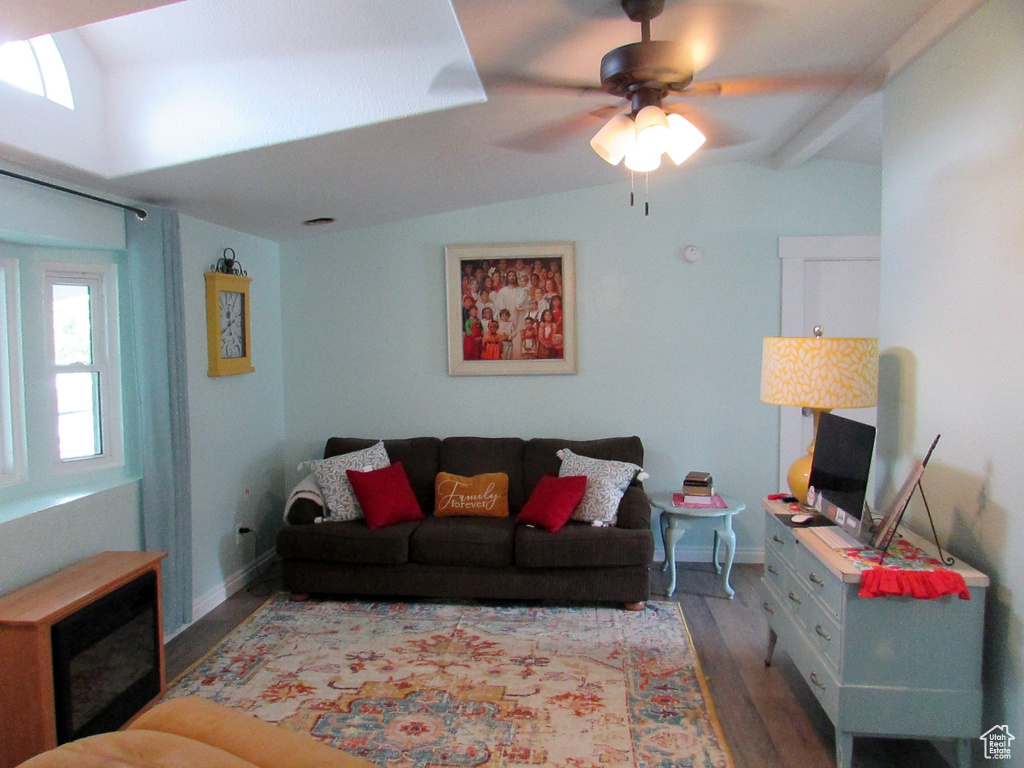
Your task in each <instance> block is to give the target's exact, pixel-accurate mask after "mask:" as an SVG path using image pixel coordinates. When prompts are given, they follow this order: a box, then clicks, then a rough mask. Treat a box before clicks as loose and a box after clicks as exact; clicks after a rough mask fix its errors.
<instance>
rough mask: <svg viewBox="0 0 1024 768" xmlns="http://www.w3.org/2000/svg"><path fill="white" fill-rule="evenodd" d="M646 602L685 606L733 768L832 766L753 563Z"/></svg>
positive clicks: (879, 746) (886, 763) (936, 761)
mask: <svg viewBox="0 0 1024 768" xmlns="http://www.w3.org/2000/svg"><path fill="white" fill-rule="evenodd" d="M270 570H271V575H270V577H269V578H268V580H267V581H266V582H264V583H260V584H257V585H256V586H254V587H250V588H249V589H247V590H242V591H240V592H237V593H236V594H235V595H233V596H232V597H231V598H229V599H228V600H227V601H225V602H224V603H222V604H221V605H220V606H218V607H217V608H215V609H214V610H213V611H211V612H210V613H208V614H207V615H206V616H204V617H203V618H201V619H200V620H199V621H197V622H196V623H195V624H193V625H192V626H190V627H189V628H188V629H186V630H185V631H183V632H182V633H180V634H179V635H178V636H177V637H175V638H174V639H173V640H171V641H170V642H169V643H168V645H167V649H166V658H167V679H168V680H173V679H174V678H175V677H177V676H178V675H180V674H181V673H182V672H184V671H185V670H186V669H188V668H189V667H190V666H192V665H193V664H194V663H195V662H197V661H199V660H200V659H201V658H203V656H205V655H206V653H207V652H209V650H210V649H211V648H213V647H214V646H215V645H216V644H217V643H218V642H219V641H220V640H221V639H222V638H223V637H224V636H225V635H226V634H228V633H229V632H230V631H231V630H232V629H233V628H234V627H236V626H237V625H238V624H239V623H241V622H242V621H244V620H245V618H246V617H247V616H249V615H250V614H251V613H252V612H253V611H255V610H256V609H257V608H259V607H260V606H261V605H262V604H263V603H264V602H265V601H266V599H267V598H268V597H269V595H270V594H271V590H274V591H276V590H277V589H278V588H279V584H277V583H275V581H274V577H273V573H272V572H273V567H271V569H270ZM651 576H652V578H651V583H652V587H651V591H652V595H651V599H652V600H673V601H675V602H678V603H679V604H680V605H681V606H682V609H683V615H684V616H685V617H686V623H687V625H688V626H689V628H690V634H691V635H692V637H693V642H694V645H695V646H696V648H697V654H698V656H699V657H700V662H701V666H702V668H703V670H704V675H705V677H706V678H707V680H708V686H709V688H710V689H711V698H712V700H713V702H714V706H715V710H716V712H717V714H718V719H719V721H720V722H721V724H722V729H723V731H724V732H725V739H726V742H727V743H728V745H729V749H730V750H731V752H732V755H733V759H734V761H735V766H736V768H834V766H835V764H836V762H835V741H834V737H833V730H832V726H831V724H830V723H829V720H828V718H827V717H826V716H825V713H824V712H823V711H822V709H821V707H820V706H819V705H818V703H817V701H816V700H815V698H814V695H813V694H812V693H811V691H810V690H809V689H808V688H807V685H806V684H805V683H804V682H803V680H802V679H801V678H800V675H799V673H798V672H797V670H796V667H794V666H793V663H792V662H791V661H790V659H789V657H788V656H787V655H786V653H785V650H784V649H783V648H782V647H781V646H780V647H779V648H778V649H777V650H776V652H775V657H774V659H773V661H772V666H771V667H770V668H766V667H765V666H764V653H765V644H766V640H767V632H768V630H767V627H766V625H765V622H764V620H763V618H762V617H761V609H760V588H759V586H758V582H759V580H760V578H761V566H760V565H737V566H735V567H734V568H733V572H732V580H731V581H732V585H733V587H734V588H735V589H736V597H735V598H734V599H732V600H728V599H726V598H725V597H724V592H723V590H722V581H721V576H717V575H716V574H715V573H714V571H713V570H712V568H711V566H710V565H705V564H697V563H680V564H679V576H678V587H677V589H676V594H675V595H674V596H673V597H671V598H668V597H666V596H665V589H666V587H667V584H668V579H667V577H666V576H665V575H663V574H662V573H661V572H660V569H659V568H657V567H655V569H654V570H652V574H651ZM853 765H854V768H943V766H945V765H947V763H946V762H945V760H944V759H943V756H942V754H940V752H939V750H937V749H936V748H935V747H934V746H932V745H931V744H930V743H929V742H925V741H913V740H906V739H870V738H858V739H855V740H854V748H853Z"/></svg>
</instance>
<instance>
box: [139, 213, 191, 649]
mask: <svg viewBox="0 0 1024 768" xmlns="http://www.w3.org/2000/svg"><path fill="white" fill-rule="evenodd" d="M147 208H148V213H149V215H148V216H147V217H146V218H145V219H144V220H139V218H138V217H137V216H136V215H135V214H134V213H132V212H131V211H128V212H126V213H125V228H126V233H127V248H128V268H129V285H130V290H131V307H132V316H133V319H134V352H135V360H136V368H137V375H136V381H137V391H136V397H137V403H136V406H137V408H138V413H139V418H138V424H139V427H138V436H137V437H138V446H139V456H140V465H141V468H142V490H141V497H142V498H141V505H142V528H143V543H144V546H145V548H146V549H147V550H154V549H162V550H165V551H166V552H167V553H168V555H167V558H166V559H165V560H164V561H163V599H164V631H165V633H168V634H169V633H173V632H175V631H176V630H177V629H179V628H180V627H182V626H184V625H185V624H188V623H190V622H191V620H192V502H191V478H190V465H189V450H188V436H189V424H188V384H187V380H186V367H185V327H184V309H183V298H182V274H181V240H180V236H179V224H178V214H177V212H176V211H172V210H167V209H160V208H156V207H148V206H147Z"/></svg>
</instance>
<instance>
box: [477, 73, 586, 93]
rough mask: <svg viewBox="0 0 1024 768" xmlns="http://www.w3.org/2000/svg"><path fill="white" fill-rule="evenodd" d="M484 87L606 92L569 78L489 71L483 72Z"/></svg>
mask: <svg viewBox="0 0 1024 768" xmlns="http://www.w3.org/2000/svg"><path fill="white" fill-rule="evenodd" d="M480 77H481V80H482V81H483V84H484V88H504V89H510V90H511V89H516V90H523V91H546V92H548V93H554V92H560V93H574V94H587V93H605V91H604V89H603V88H602V87H601V86H600V85H594V84H593V83H579V82H572V81H569V80H555V79H552V78H546V77H535V76H533V75H523V74H513V73H510V72H487V73H482V74H481V76H480Z"/></svg>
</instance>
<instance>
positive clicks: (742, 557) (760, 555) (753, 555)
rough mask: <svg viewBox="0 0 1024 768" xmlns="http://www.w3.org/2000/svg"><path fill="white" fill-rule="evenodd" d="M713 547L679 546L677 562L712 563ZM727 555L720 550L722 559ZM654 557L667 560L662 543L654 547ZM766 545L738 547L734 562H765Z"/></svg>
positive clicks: (661, 561)
mask: <svg viewBox="0 0 1024 768" xmlns="http://www.w3.org/2000/svg"><path fill="white" fill-rule="evenodd" d="M712 554H713V552H712V548H711V547H710V546H707V547H682V546H677V547H676V551H675V556H676V562H677V563H710V562H711V556H712ZM724 556H725V553H724V551H723V550H721V549H720V550H719V552H718V557H719V560H721V559H722V558H723V557H724ZM654 559H655V561H656V562H659V563H663V562H665V548H664V546H662V545H661V544H660V542H659V543H658V544H656V545H655V547H654ZM763 562H764V547H737V548H736V555H735V557H733V563H763Z"/></svg>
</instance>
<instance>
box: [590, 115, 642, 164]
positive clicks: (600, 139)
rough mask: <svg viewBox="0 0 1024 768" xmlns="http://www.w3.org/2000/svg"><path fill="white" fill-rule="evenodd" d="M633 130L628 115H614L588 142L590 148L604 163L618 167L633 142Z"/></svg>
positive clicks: (634, 134)
mask: <svg viewBox="0 0 1024 768" xmlns="http://www.w3.org/2000/svg"><path fill="white" fill-rule="evenodd" d="M635 136H636V133H635V128H634V126H633V120H632V119H631V118H630V117H629V115H616V116H615V117H613V118H612V119H611V120H609V121H608V122H607V123H605V124H604V127H602V128H601V130H600V131H598V132H597V133H595V134H594V138H592V139H591V140H590V146H591V148H593V150H594V151H595V152H597V154H598V156H599V157H600V158H601V159H602V160H604V161H605V162H606V163H610V164H611V165H618V164H619V163H620V162H622V158H623V157H625V156H626V153H627V152H628V151H629V149H630V148H631V147H632V146H633V143H634V142H635Z"/></svg>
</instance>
